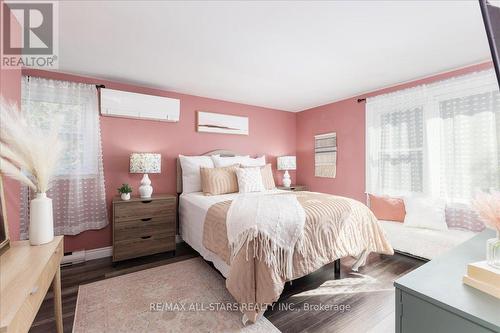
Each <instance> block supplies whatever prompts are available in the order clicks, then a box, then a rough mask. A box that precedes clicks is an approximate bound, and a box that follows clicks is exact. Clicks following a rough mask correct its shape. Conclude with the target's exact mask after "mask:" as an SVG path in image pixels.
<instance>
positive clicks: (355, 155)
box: [297, 62, 492, 202]
mask: <svg viewBox="0 0 500 333" xmlns="http://www.w3.org/2000/svg"><path fill="white" fill-rule="evenodd" d="M491 67H492V63H491V62H487V63H483V64H479V65H473V66H469V67H467V68H462V69H458V70H454V71H450V72H447V73H443V74H438V75H434V76H432V77H428V78H425V79H421V80H416V81H412V82H409V83H404V84H400V85H396V86H393V87H390V88H385V89H381V90H378V91H375V92H372V93H369V94H365V95H362V96H358V97H355V98H354V97H353V98H349V99H345V100H342V101H339V102H335V103H331V104H327V105H323V106H319V107H316V108H312V109H309V110H305V111H302V112H299V113H298V114H297V175H298V176H297V177H298V180H297V183H299V184H307V185H308V186H309V189H310V190H312V191H318V192H325V193H332V194H337V195H342V196H347V197H351V198H354V199H356V200H359V201H362V202H365V201H366V197H365V193H364V192H365V104H364V103H358V102H357V99H358V98H366V97H371V96H376V95H380V94H384V93H388V92H392V91H396V90H400V89H405V88H410V87H414V86H417V85H420V84H424V83H430V82H434V81H439V80H443V79H446V78H449V77H452V76H456V75H461V74H466V73H470V72H473V71H477V70H484V69H487V68H491ZM327 132H337V150H338V153H337V177H336V178H335V179H329V178H318V177H315V176H314V135H316V134H321V133H327Z"/></svg>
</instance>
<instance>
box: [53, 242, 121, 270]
mask: <svg viewBox="0 0 500 333" xmlns="http://www.w3.org/2000/svg"><path fill="white" fill-rule="evenodd" d="M112 255H113V248H112V247H111V246H107V247H101V248H99V249H91V250H78V251H73V252H65V253H64V257H63V258H62V261H61V266H70V265H76V264H81V263H84V262H85V261H88V260H94V259H100V258H106V257H111V256H112Z"/></svg>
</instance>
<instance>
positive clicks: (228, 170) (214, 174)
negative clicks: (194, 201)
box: [200, 164, 238, 195]
mask: <svg viewBox="0 0 500 333" xmlns="http://www.w3.org/2000/svg"><path fill="white" fill-rule="evenodd" d="M236 169H238V165H237V164H236V165H232V166H227V167H221V168H200V176H201V189H202V191H203V193H204V194H205V195H219V194H226V193H235V192H238V179H237V178H236Z"/></svg>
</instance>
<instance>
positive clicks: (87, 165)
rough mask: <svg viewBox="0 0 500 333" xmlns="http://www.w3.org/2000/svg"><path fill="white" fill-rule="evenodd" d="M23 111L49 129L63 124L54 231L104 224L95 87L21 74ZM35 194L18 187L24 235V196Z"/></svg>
mask: <svg viewBox="0 0 500 333" xmlns="http://www.w3.org/2000/svg"><path fill="white" fill-rule="evenodd" d="M21 94H22V96H21V111H22V112H23V113H25V114H26V116H27V118H28V121H29V122H32V123H33V124H34V125H36V126H38V127H41V128H48V125H49V124H50V123H51V122H54V121H60V122H62V126H61V130H60V133H59V135H60V138H61V140H62V141H63V142H64V144H65V149H64V153H63V156H62V159H61V161H60V162H59V166H58V169H57V172H56V177H55V180H54V182H53V185H52V188H51V189H50V191H49V192H48V193H47V195H48V196H49V197H50V198H52V200H53V207H54V232H55V233H56V234H57V235H63V234H64V235H76V234H78V233H80V232H82V231H85V230H90V229H100V228H103V227H105V226H106V225H107V224H108V219H107V211H106V198H105V189H104V174H103V166H102V151H101V134H100V127H99V107H98V98H97V91H96V87H95V86H93V85H88V84H82V83H73V82H67V81H57V80H48V79H43V78H37V77H27V76H25V77H23V81H22V93H21ZM32 195H33V193H30V191H29V190H28V188H23V189H22V191H21V236H23V237H24V238H26V237H27V232H28V230H27V229H28V226H29V222H28V221H29V205H28V200H29V198H30V196H32Z"/></svg>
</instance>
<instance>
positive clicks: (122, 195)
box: [120, 193, 130, 201]
mask: <svg viewBox="0 0 500 333" xmlns="http://www.w3.org/2000/svg"><path fill="white" fill-rule="evenodd" d="M120 198H122V200H125V201H127V200H130V193H122V194H121V195H120Z"/></svg>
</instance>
